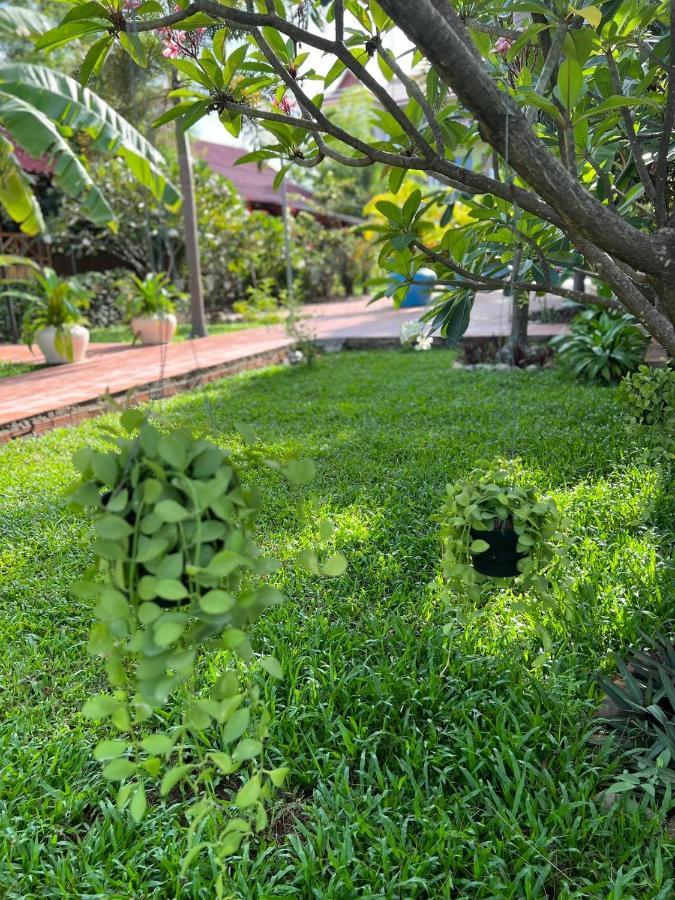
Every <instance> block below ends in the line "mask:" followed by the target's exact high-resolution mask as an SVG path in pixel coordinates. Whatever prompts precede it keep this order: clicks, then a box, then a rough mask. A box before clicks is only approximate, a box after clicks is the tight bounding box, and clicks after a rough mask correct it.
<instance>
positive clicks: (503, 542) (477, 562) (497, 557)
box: [471, 519, 528, 578]
mask: <svg viewBox="0 0 675 900" xmlns="http://www.w3.org/2000/svg"><path fill="white" fill-rule="evenodd" d="M494 526H495V527H494V528H493V529H492V530H491V531H474V529H473V528H472V529H471V540H473V541H485V543H486V544H488V545H489V546H488V549H487V550H485V552H483V553H473V554H472V555H471V562H472V565H473V567H474V569H475V570H476V571H477V572H479V573H480V574H481V575H489V576H490V577H491V578H514V577H515V576H516V575H520V572H519V571H518V562H519V561H520V560H521V559H524V558H525V557H526V556H527V555H528V554H527V553H519V552H518V551H517V550H516V547H517V546H518V535H517V534H516V532H515V531H514V530H513V522H511V521H510V520H508V521H506V522H500V521H498V520H497V519H495V523H494Z"/></svg>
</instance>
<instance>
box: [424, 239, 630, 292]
mask: <svg viewBox="0 0 675 900" xmlns="http://www.w3.org/2000/svg"><path fill="white" fill-rule="evenodd" d="M411 246H413V247H415V248H416V249H418V250H419V251H420V252H421V253H423V254H424V255H425V256H426V257H428V258H429V259H431V260H433V261H434V262H437V263H440V264H441V265H443V266H445V267H446V268H448V269H450V270H451V271H452V272H455V274H456V275H459V277H460V278H461V279H462V281H461V286H462V287H471V288H475V289H476V290H488V291H497V290H505V289H506V288H515V290H517V291H525V292H534V293H537V294H554V295H556V296H558V297H564V298H565V299H567V300H574V301H575V302H576V303H584V304H586V305H589V304H594V305H597V306H604V307H607V308H609V309H614V308H615V307H616V304H615V303H614V302H613V301H612V300H607V299H605V298H604V297H596V296H595V294H586V293H584V292H583V291H575V290H572V289H570V288H564V287H559V286H555V285H550V286H549V285H545V284H539V283H538V282H536V281H535V282H532V281H516V282H515V283H512V282H511V279H509V280H506V281H505V280H503V279H501V278H490V276H488V275H477V274H475V273H474V272H471V271H470V270H469V269H465V268H464V267H463V266H460V265H459V264H458V263H456V262H455V260H454V259H452V258H451V257H450V256H448V255H447V254H445V253H441V252H440V251H438V250H434V249H433V248H432V247H429V246H427V245H426V244H423V243H422V242H421V241H414V242H413V244H412V245H411Z"/></svg>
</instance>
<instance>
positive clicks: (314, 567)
mask: <svg viewBox="0 0 675 900" xmlns="http://www.w3.org/2000/svg"><path fill="white" fill-rule="evenodd" d="M298 562H299V563H300V565H301V566H302V568H303V569H306V570H307V571H308V572H311V573H312V575H319V574H320V572H321V570H320V568H319V557H318V556H317V555H316V553H315V552H314V551H313V550H301V551H300V553H298Z"/></svg>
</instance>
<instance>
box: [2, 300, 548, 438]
mask: <svg viewBox="0 0 675 900" xmlns="http://www.w3.org/2000/svg"><path fill="white" fill-rule="evenodd" d="M509 306H510V304H509V301H508V300H507V299H506V298H503V297H502V296H501V295H497V294H484V295H479V296H478V298H477V301H476V306H475V309H474V314H473V315H472V318H471V324H470V326H469V329H468V331H467V337H491V336H495V335H505V334H507V333H508V329H509ZM419 313H420V310H419V309H398V310H397V309H393V308H392V305H391V301H387V300H382V301H378V302H377V303H375V304H373V305H370V306H369V305H368V302H367V298H363V297H362V298H356V299H351V300H343V301H338V302H333V303H323V304H316V305H313V306H309V307H306V309H305V314H306V316H307V318H306V320H305V321H306V326H307V330H308V331H310V332H311V333H312V334H313V336H314V337H315V338H316V339H317V340H319V341H323V342H331V343H333V342H334V343H337V344H340V343H344V342H348V343H350V345H352V346H358V344H359V343H360V342H363V343H364V345H367V344H369V343H370V344H372V343H373V342H377V341H382V342H388V341H389V342H391V341H397V340H398V338H399V335H400V330H401V325H402V323H403V322H407V321H411V320H415V319H416V318H418V317H419ZM561 327H562V326H560V325H542V324H539V323H533V324H532V325H531V329H530V330H531V334H532V336H533V337H537V336H539V337H544V336H546V337H548V336H551V335H552V334H555V333H557V332H558V331H560V329H561ZM291 343H292V342H291V340H290V339H289V337H288V336H287V335H286V333H285V331H284V328H283V326H282V325H273V326H266V327H261V328H251V329H247V330H243V331H235V332H229V333H227V334H219V335H214V336H213V337H208V338H201V339H199V340H195V341H185V342H182V343H174V344H171V345H170V346H168V347H165V348H162V347H142V346H137V347H131V346H130V345H128V344H92V345H90V349H89V352H88V355H87V358H86V359H85V360H83V361H82V362H81V363H78V364H76V365H70V366H49V367H46V366H45V367H41V368H39V369H36V370H34V371H32V372H27V373H24V374H22V375H14V376H10V377H6V378H0V441H1V440H2V439H3V438H4V439H8V438H9V437H13V436H19V435H21V434H26V433H31V432H38V431H43V430H46V429H47V428H50V427H55V426H56V425H62V424H68V423H70V422H75V421H78V420H80V419H82V418H85V417H86V416H88V415H92V413H93V412H94V411H95V410H96V408H97V404H98V401H99V400H100V398H101V397H103V396H104V395H112V396H119V395H124V394H125V393H126V392H128V391H130V390H134V391H135V397H136V400H137V402H142V401H143V400H145V399H148V398H149V397H152V396H156V395H158V393H160V389H161V392H163V393H165V394H172V393H176V392H177V391H179V390H183V389H187V388H189V387H193V386H196V385H197V384H200V383H204V382H206V381H210V380H213V379H215V378H219V377H222V376H224V375H227V374H231V373H233V372H235V371H241V370H242V369H245V368H253V367H256V366H260V365H266V364H269V363H271V362H277V361H281V360H282V359H283V357H284V355H285V352H286V350H287V348H288V347H289V346H290V345H291ZM37 358H38V359H39V357H37ZM0 361H3V362H35V361H36V356H33V355H32V354H31V352H30V351H29V350H28V348H27V347H24V346H17V345H7V344H6V345H0Z"/></svg>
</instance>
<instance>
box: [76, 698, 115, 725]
mask: <svg viewBox="0 0 675 900" xmlns="http://www.w3.org/2000/svg"><path fill="white" fill-rule="evenodd" d="M119 708H120V704H119V701H117V700H115V699H114V698H113V697H110V696H109V695H108V694H97V695H96V696H95V697H90V698H89V699H88V700H87V702H86V703H85V704H84V706H83V707H82V715H83V716H85V718H87V719H98V720H99V721H100V720H103V719H107V718H108V716H111V715H112V714H113V713H114V712H116V711H117V710H118V709H119Z"/></svg>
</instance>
